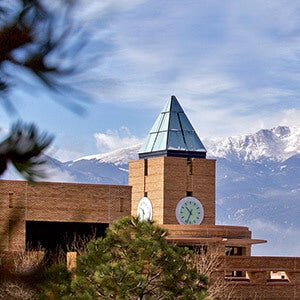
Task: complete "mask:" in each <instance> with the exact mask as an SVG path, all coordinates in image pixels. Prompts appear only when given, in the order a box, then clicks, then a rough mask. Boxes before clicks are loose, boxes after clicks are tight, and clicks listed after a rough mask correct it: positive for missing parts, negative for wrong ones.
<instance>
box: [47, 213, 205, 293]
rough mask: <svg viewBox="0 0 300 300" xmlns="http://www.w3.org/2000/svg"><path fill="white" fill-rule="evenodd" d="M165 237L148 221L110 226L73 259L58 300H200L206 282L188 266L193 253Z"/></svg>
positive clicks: (131, 219) (119, 222)
mask: <svg viewBox="0 0 300 300" xmlns="http://www.w3.org/2000/svg"><path fill="white" fill-rule="evenodd" d="M166 235H167V231H166V230H164V229H162V228H160V227H158V226H156V225H155V224H153V222H150V221H139V219H137V218H131V217H126V218H123V219H121V220H118V221H116V222H115V223H113V224H112V226H111V227H110V228H109V229H108V230H107V235H106V237H105V238H99V239H97V240H94V241H91V242H90V243H89V244H88V246H87V253H86V254H84V255H81V256H79V257H78V259H77V267H76V270H75V272H74V276H73V279H72V281H71V283H70V286H71V293H69V294H68V295H65V296H64V297H63V298H62V299H204V296H205V288H206V283H207V282H206V278H205V277H204V276H202V275H199V274H198V273H197V270H196V268H194V267H193V266H192V264H191V260H192V257H193V253H192V252H191V251H190V250H188V249H187V248H181V247H178V246H176V245H175V244H171V243H168V242H167V241H166V239H165V237H166ZM47 293H48V294H49V293H50V294H51V290H48V291H47V292H46V294H47Z"/></svg>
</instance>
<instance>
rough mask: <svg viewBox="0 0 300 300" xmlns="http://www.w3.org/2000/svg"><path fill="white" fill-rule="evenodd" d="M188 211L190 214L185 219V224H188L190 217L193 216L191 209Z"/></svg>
mask: <svg viewBox="0 0 300 300" xmlns="http://www.w3.org/2000/svg"><path fill="white" fill-rule="evenodd" d="M188 211H189V213H190V214H189V216H188V218H187V220H186V222H187V223H188V222H189V220H190V217H191V215H192V214H193V209H191V210H189V209H188Z"/></svg>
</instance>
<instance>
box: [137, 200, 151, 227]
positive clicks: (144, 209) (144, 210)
mask: <svg viewBox="0 0 300 300" xmlns="http://www.w3.org/2000/svg"><path fill="white" fill-rule="evenodd" d="M137 215H138V217H139V218H140V220H142V221H144V220H152V203H151V201H150V199H149V198H147V197H144V198H142V199H141V200H140V202H139V204H138V208H137Z"/></svg>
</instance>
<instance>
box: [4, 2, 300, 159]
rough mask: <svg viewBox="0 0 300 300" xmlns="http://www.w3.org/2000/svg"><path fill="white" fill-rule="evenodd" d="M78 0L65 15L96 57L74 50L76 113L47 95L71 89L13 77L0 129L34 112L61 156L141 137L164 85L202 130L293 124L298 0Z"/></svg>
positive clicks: (299, 115) (296, 116)
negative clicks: (79, 105)
mask: <svg viewBox="0 0 300 300" xmlns="http://www.w3.org/2000/svg"><path fill="white" fill-rule="evenodd" d="M82 2H84V1H82ZM98 2H99V3H98ZM84 3H85V4H84V5H80V4H79V5H78V8H77V10H74V19H75V20H77V21H79V23H80V24H82V27H83V28H84V30H85V31H86V32H87V36H88V38H90V43H89V45H88V47H87V48H86V50H85V51H86V52H85V55H90V56H92V55H94V54H95V55H96V56H97V59H93V60H92V62H91V61H90V63H89V64H83V62H82V61H81V60H80V57H76V56H75V57H74V60H75V61H76V60H78V64H83V69H84V73H82V74H81V75H80V76H77V77H76V78H72V79H69V81H72V82H73V83H74V82H75V85H76V87H80V88H81V89H82V90H84V91H85V92H86V93H87V94H88V96H89V99H90V101H89V102H90V103H89V104H87V105H84V107H85V108H86V111H85V113H84V114H83V115H81V116H80V115H77V114H74V113H73V112H71V111H70V110H69V109H68V108H65V107H63V106H61V105H59V104H58V103H57V102H62V100H63V99H73V97H74V95H73V94H70V93H66V94H65V95H63V96H62V95H60V96H59V95H56V94H53V93H49V92H48V91H45V89H43V88H42V87H39V86H31V85H29V84H28V85H24V84H19V85H17V86H16V87H15V88H14V90H13V92H12V94H11V101H12V102H13V103H14V104H15V106H16V107H17V109H18V114H17V115H14V116H11V115H10V114H9V113H7V112H6V111H5V110H4V109H3V108H1V110H0V127H1V128H2V132H5V128H8V127H9V124H10V123H12V122H13V121H15V120H16V118H19V117H21V118H23V119H24V120H26V121H34V122H36V123H37V124H38V125H39V127H40V128H41V129H42V130H46V131H48V132H50V133H53V134H54V135H55V137H56V139H55V142H54V144H53V147H52V149H51V154H52V155H53V156H54V157H56V158H58V159H60V160H62V161H66V160H69V159H75V158H79V157H81V156H85V155H89V154H96V153H101V152H106V151H109V150H114V149H117V148H119V147H124V146H129V145H133V144H136V143H139V142H141V141H142V140H143V139H144V138H145V137H146V135H147V133H148V131H149V130H150V128H151V126H152V124H153V122H154V121H155V119H156V117H157V115H158V114H159V113H160V111H161V109H162V108H163V106H164V104H165V103H166V101H167V100H168V99H169V98H170V97H171V95H176V96H177V98H178V100H179V101H180V103H181V105H182V106H183V108H184V110H185V112H186V113H187V115H188V117H189V119H190V121H191V122H192V124H193V125H194V127H195V129H196V131H197V132H198V134H199V136H200V138H203V139H204V138H209V137H222V136H228V135H238V134H245V133H251V132H255V131H257V130H259V129H261V128H271V127H274V126H277V125H289V126H295V125H296V126H300V102H299V96H300V18H299V15H300V1H283V0H282V1H276V0H272V1H255V0H251V1H247V0H245V1H234V0H232V1H230V0H228V1H221V0H219V1H211V0H209V1H208V0H207V1H205V0H201V1H200V0H199V1H198V0H197V1H191V0H186V1H177V0H164V1H153V0H152V1H142V0H131V1H123V0H110V1H88V2H86V1H85V2H84ZM26 76H28V75H24V76H23V77H24V78H23V79H24V80H26ZM28 81H29V82H31V81H30V79H28ZM53 99H55V100H56V101H53ZM77 99H79V100H80V99H81V100H82V101H83V102H85V101H86V99H85V98H84V97H82V95H77Z"/></svg>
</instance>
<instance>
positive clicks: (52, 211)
mask: <svg viewBox="0 0 300 300" xmlns="http://www.w3.org/2000/svg"><path fill="white" fill-rule="evenodd" d="M130 214H132V215H139V217H140V218H141V219H153V220H155V221H156V222H157V223H158V224H160V225H161V226H163V227H165V228H167V229H168V230H169V233H170V235H169V237H168V239H169V240H170V242H175V243H177V244H179V245H184V246H189V247H201V249H204V248H205V251H209V250H210V248H211V246H212V245H218V246H219V247H218V249H221V250H219V251H221V252H222V253H220V254H221V258H220V260H221V265H220V267H219V268H218V269H217V270H216V272H215V274H216V276H217V277H219V278H222V279H223V280H226V281H227V282H228V284H232V285H233V286H234V289H233V291H234V293H233V296H234V297H236V298H238V299H278V300H279V299H300V258H299V257H298V258H290V257H289V258H288V257H255V256H251V246H252V245H253V244H257V243H264V242H266V241H264V240H258V239H252V237H251V231H249V229H248V228H247V227H242V226H221V225H215V160H212V159H207V158H206V149H205V147H204V146H203V144H202V142H201V140H200V139H199V137H198V135H197V134H196V132H195V130H194V129H193V127H192V125H191V124H190V122H189V120H188V119H187V117H186V115H185V113H184V111H183V110H182V108H181V106H180V104H179V103H178V101H177V99H176V98H175V97H174V96H172V97H171V99H170V101H169V102H168V103H167V104H166V106H165V108H164V109H163V110H162V112H161V114H160V115H159V117H158V119H157V120H156V122H155V124H154V125H153V127H152V129H151V131H150V133H149V135H148V138H147V140H146V142H145V144H144V145H143V147H142V148H141V150H140V152H139V159H138V160H136V161H131V162H130V163H129V185H128V186H117V185H99V184H76V183H46V182H42V183H38V184H37V185H35V186H32V185H30V184H28V183H27V182H23V181H6V180H2V181H0V246H1V249H2V250H5V251H17V250H21V249H25V248H26V245H29V244H30V245H31V246H36V245H37V244H38V243H40V244H41V245H42V246H43V247H45V248H55V247H56V245H57V244H61V245H63V244H66V243H68V242H69V241H70V240H71V239H72V237H73V235H74V234H83V233H84V234H92V233H93V231H95V232H96V234H97V235H103V234H104V231H105V228H106V227H107V226H109V224H110V223H111V222H112V221H114V220H116V219H117V218H120V217H122V216H127V215H130ZM225 253H226V255H224V254H225Z"/></svg>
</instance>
